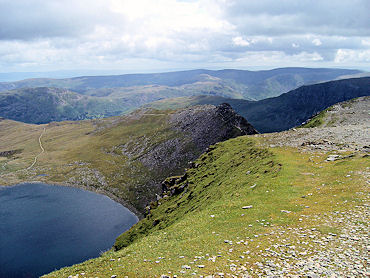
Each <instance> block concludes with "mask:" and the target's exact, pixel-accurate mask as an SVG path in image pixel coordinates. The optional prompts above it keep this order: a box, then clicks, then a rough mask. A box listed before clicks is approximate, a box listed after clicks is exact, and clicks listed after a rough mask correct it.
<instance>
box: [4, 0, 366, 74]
mask: <svg viewBox="0 0 370 278" xmlns="http://www.w3.org/2000/svg"><path fill="white" fill-rule="evenodd" d="M369 11H370V0H320V1H319V0H317V1H315V0H279V1H277V0H198V1H192V0H93V1H92V0H47V1H46V0H0V73H1V72H3V73H4V72H32V71H33V72H35V71H37V72H45V71H60V70H96V71H109V70H110V71H120V72H122V73H131V72H160V71H172V70H183V69H196V68H207V69H222V68H236V69H251V70H253V69H271V68H277V67H290V66H302V67H335V68H356V69H362V70H368V71H370V16H369Z"/></svg>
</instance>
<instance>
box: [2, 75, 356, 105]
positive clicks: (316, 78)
mask: <svg viewBox="0 0 370 278" xmlns="http://www.w3.org/2000/svg"><path fill="white" fill-rule="evenodd" d="M360 73H361V71H358V70H347V69H323V68H317V69H315V68H279V69H273V70H262V71H248V70H234V69H225V70H217V71H213V70H203V69H198V70H189V71H177V72H166V73H154V74H125V75H109V76H82V77H75V78H65V79H51V78H34V79H26V80H22V81H17V82H2V83H0V90H12V89H19V88H35V87H56V88H64V89H69V90H72V91H74V92H77V93H80V94H84V95H94V96H109V95H110V94H115V95H120V94H122V93H123V94H124V93H125V92H127V91H135V92H140V93H142V94H145V93H149V94H152V93H158V92H159V93H160V94H161V95H162V98H168V97H176V96H188V95H200V94H206V95H218V96H224V97H233V98H243V99H254V100H260V99H263V98H267V97H273V96H278V95H280V94H282V93H285V92H288V91H290V90H292V89H295V88H298V87H299V86H302V85H307V84H313V83H318V82H323V81H329V80H333V79H336V78H340V77H341V76H347V77H348V76H351V75H353V74H360ZM148 86H149V87H148ZM173 93H177V95H173Z"/></svg>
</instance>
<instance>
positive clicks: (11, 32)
mask: <svg viewBox="0 0 370 278" xmlns="http://www.w3.org/2000/svg"><path fill="white" fill-rule="evenodd" d="M112 20H114V15H113V14H111V13H110V12H109V11H108V10H107V9H106V7H105V6H104V5H103V4H102V3H100V1H85V0H83V1H72V0H63V1H59V0H47V1H45V0H12V1H9V0H0V40H31V39H39V38H53V37H77V36H82V35H84V34H87V33H89V32H91V31H93V30H94V28H95V25H96V24H97V23H99V22H104V21H112Z"/></svg>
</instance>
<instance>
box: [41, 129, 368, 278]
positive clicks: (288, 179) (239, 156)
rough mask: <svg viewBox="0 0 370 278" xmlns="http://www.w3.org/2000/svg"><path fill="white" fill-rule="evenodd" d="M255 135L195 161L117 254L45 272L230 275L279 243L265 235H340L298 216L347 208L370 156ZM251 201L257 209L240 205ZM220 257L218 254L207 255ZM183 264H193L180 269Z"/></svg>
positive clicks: (126, 236)
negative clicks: (268, 143) (308, 149)
mask: <svg viewBox="0 0 370 278" xmlns="http://www.w3.org/2000/svg"><path fill="white" fill-rule="evenodd" d="M256 140H262V139H261V138H253V137H248V136H247V137H239V138H236V139H232V140H228V141H226V142H223V143H218V144H216V145H215V146H214V147H213V148H211V150H210V151H209V152H208V153H206V154H204V155H202V156H201V157H200V158H199V159H198V160H197V161H196V163H197V164H198V167H196V168H193V169H190V170H189V171H188V172H187V178H186V180H185V181H183V183H186V184H187V186H186V187H185V188H186V189H185V190H184V191H183V192H180V193H179V194H177V195H175V196H172V197H168V198H164V199H161V200H160V201H159V203H160V204H159V203H158V204H153V209H152V211H151V214H150V215H149V216H147V217H146V218H145V219H143V220H141V221H140V222H139V223H138V224H137V225H135V226H133V227H132V228H131V230H129V231H128V232H127V233H125V234H123V235H121V236H120V237H119V238H118V239H117V242H116V245H115V246H116V249H120V248H121V249H120V250H119V251H113V250H111V251H109V252H107V253H105V254H103V255H102V256H101V257H99V258H97V259H93V260H89V261H86V262H84V263H82V264H78V265H75V266H72V267H69V268H64V269H61V270H59V271H57V272H54V273H51V274H49V275H47V276H46V277H68V276H69V275H76V274H78V273H81V272H84V273H85V274H86V276H87V277H110V276H111V275H118V277H125V276H128V277H159V276H160V275H161V274H167V273H169V272H171V275H173V274H177V275H179V277H191V276H192V275H191V273H193V272H194V271H195V272H196V273H197V275H207V274H212V273H217V272H227V271H228V270H229V269H228V267H227V265H229V264H230V262H236V263H238V262H239V260H241V259H240V258H239V256H240V254H243V252H246V251H249V252H250V254H249V257H248V258H245V259H244V262H246V263H248V264H253V262H255V261H258V260H259V259H260V257H259V250H263V249H264V248H265V247H267V246H268V245H269V244H270V241H273V240H274V239H270V240H265V236H264V235H265V233H268V232H270V231H273V230H274V229H276V228H278V227H281V226H284V227H287V226H289V227H301V226H303V227H316V228H317V229H319V230H320V231H321V232H322V233H328V232H337V231H338V230H339V229H340V228H341V227H335V226H334V224H333V227H327V225H326V224H324V223H319V222H311V221H310V220H308V218H307V219H306V218H305V219H304V220H303V221H298V220H299V218H300V217H301V215H302V214H304V215H307V216H310V215H315V214H322V213H326V212H330V211H333V210H339V209H341V210H345V209H347V208H349V207H350V206H353V205H354V204H356V200H357V197H356V192H357V191H359V190H365V191H366V190H368V189H366V182H365V181H364V180H363V179H362V178H361V176H360V175H355V174H353V175H352V176H351V179H348V177H346V174H347V173H349V172H351V171H364V170H365V169H366V166H368V163H369V158H368V157H362V156H355V157H352V158H349V159H348V160H346V161H345V163H339V162H332V163H329V162H326V161H325V158H326V156H325V155H320V154H315V155H313V154H310V153H300V152H298V151H297V150H295V149H291V148H274V149H270V150H266V149H262V148H259V147H257V146H256ZM183 183H178V184H177V185H175V186H181V185H183ZM323 184H324V185H323ZM302 196H307V197H305V198H302ZM344 201H346V202H344ZM248 205H252V206H253V207H252V208H251V209H242V207H243V206H248ZM281 210H289V211H291V213H290V214H287V213H282V212H281ZM250 225H251V226H250ZM255 235H257V236H258V237H257V238H256V237H255ZM251 239H253V241H252V240H251ZM225 240H229V241H230V240H231V241H232V242H233V244H232V245H230V244H228V243H225ZM246 241H247V242H248V244H247V245H245V244H243V242H246ZM124 246H126V247H124ZM230 248H232V249H233V251H232V252H230ZM214 256H220V257H217V259H216V261H215V262H213V261H210V260H208V259H209V258H210V257H214ZM159 257H161V258H164V259H158V258H159ZM194 260H196V261H195V262H194ZM185 264H186V265H191V267H192V269H191V270H187V271H185V273H180V271H183V269H182V268H181V267H182V265H185ZM197 264H202V265H204V266H205V267H204V268H202V269H199V268H197V267H195V265H197Z"/></svg>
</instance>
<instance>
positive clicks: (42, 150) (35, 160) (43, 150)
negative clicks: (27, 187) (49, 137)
mask: <svg viewBox="0 0 370 278" xmlns="http://www.w3.org/2000/svg"><path fill="white" fill-rule="evenodd" d="M45 131H46V128H45V127H44V130H43V131H42V132H41V134H40V137H39V145H40V149H41V152H40V153H39V154H38V155H36V156H35V159H34V161H33V163H32V164H31V166H29V167H28V168H27V170H29V169H31V168H32V167H33V166H34V165H35V164H36V162H37V158H38V157H39V156H40V155H41V154H43V153H44V152H45V149H44V147H43V146H42V143H41V137H42V135H44V133H45Z"/></svg>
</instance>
